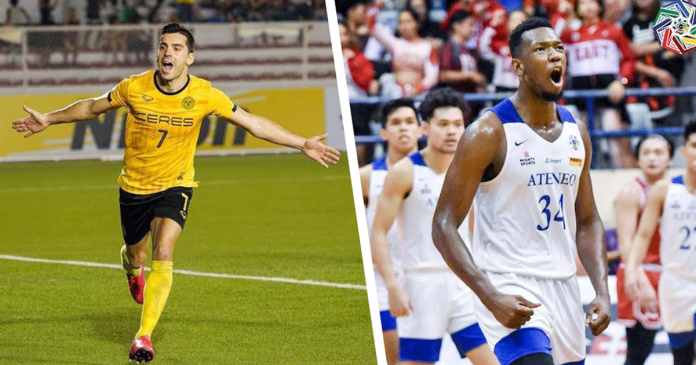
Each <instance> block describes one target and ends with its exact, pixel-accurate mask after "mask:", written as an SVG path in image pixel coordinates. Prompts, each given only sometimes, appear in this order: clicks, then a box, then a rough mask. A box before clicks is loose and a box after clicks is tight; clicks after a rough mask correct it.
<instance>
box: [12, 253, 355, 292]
mask: <svg viewBox="0 0 696 365" xmlns="http://www.w3.org/2000/svg"><path fill="white" fill-rule="evenodd" d="M0 259H3V260H13V261H24V262H40V263H44V264H62V265H73V266H87V267H105V268H109V269H120V270H123V267H121V265H115V264H103V263H99V262H87V261H70V260H47V259H37V258H33V257H22V256H12V255H0ZM145 270H147V271H149V270H150V269H149V268H145ZM172 272H174V273H175V274H180V275H190V276H203V277H209V278H222V279H242V280H256V281H273V282H277V283H286V284H300V285H313V286H324V287H329V288H339V289H357V290H367V287H366V286H365V285H358V284H344V283H332V282H328V281H316V280H299V279H292V278H277V277H267V276H247V275H232V274H218V273H212V272H199V271H189V270H173V271H172Z"/></svg>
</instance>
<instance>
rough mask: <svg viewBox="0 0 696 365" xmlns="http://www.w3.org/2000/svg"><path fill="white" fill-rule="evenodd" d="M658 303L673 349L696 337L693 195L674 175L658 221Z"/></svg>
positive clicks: (695, 199) (695, 204)
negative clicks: (695, 329) (695, 324)
mask: <svg viewBox="0 0 696 365" xmlns="http://www.w3.org/2000/svg"><path fill="white" fill-rule="evenodd" d="M660 237H661V242H662V243H661V245H660V261H661V262H662V276H661V277H660V285H659V286H658V287H659V292H660V293H659V295H658V297H659V300H660V312H661V313H662V322H663V323H664V326H665V330H666V331H667V333H668V334H669V344H670V346H671V347H672V348H673V349H679V348H682V347H684V346H686V345H688V344H689V343H690V342H691V341H693V340H694V338H696V331H694V321H696V317H695V315H696V196H695V195H694V194H692V193H690V192H689V190H688V189H687V188H686V185H684V177H683V176H677V177H675V178H674V179H672V183H671V184H670V185H669V188H668V190H667V196H666V197H665V202H664V206H663V207H662V219H661V221H660Z"/></svg>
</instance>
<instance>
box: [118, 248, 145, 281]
mask: <svg viewBox="0 0 696 365" xmlns="http://www.w3.org/2000/svg"><path fill="white" fill-rule="evenodd" d="M121 265H123V268H124V269H125V270H126V272H127V273H128V275H132V276H135V277H136V278H137V277H138V276H140V270H142V269H143V268H142V267H133V266H132V265H131V263H130V261H129V260H128V251H127V249H126V245H123V247H122V248H121Z"/></svg>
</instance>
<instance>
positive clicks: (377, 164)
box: [372, 157, 387, 171]
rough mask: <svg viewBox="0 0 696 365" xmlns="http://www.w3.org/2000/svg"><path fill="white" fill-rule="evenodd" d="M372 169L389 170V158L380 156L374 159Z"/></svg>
mask: <svg viewBox="0 0 696 365" xmlns="http://www.w3.org/2000/svg"><path fill="white" fill-rule="evenodd" d="M372 170H373V171H377V170H384V171H387V158H386V157H384V158H380V159H377V160H374V161H372Z"/></svg>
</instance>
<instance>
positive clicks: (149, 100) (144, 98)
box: [143, 94, 155, 103]
mask: <svg viewBox="0 0 696 365" xmlns="http://www.w3.org/2000/svg"><path fill="white" fill-rule="evenodd" d="M153 100H155V98H153V97H152V96H150V95H145V94H143V101H145V102H146V103H150V102H152V101H153Z"/></svg>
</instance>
